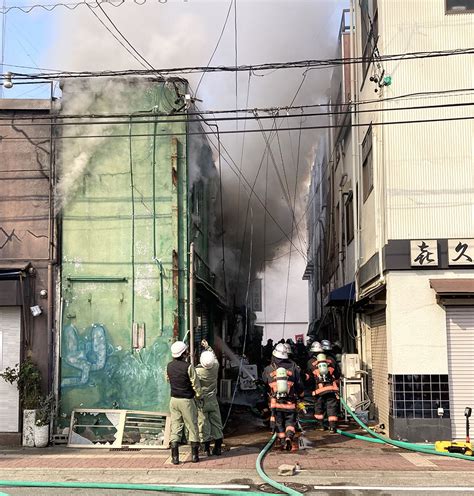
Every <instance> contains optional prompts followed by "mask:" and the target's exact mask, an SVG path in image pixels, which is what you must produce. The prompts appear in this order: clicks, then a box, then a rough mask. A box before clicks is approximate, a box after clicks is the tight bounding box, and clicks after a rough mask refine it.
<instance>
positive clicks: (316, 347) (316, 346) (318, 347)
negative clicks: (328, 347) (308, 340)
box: [309, 341, 323, 353]
mask: <svg viewBox="0 0 474 496" xmlns="http://www.w3.org/2000/svg"><path fill="white" fill-rule="evenodd" d="M309 351H310V352H311V353H321V352H322V351H323V348H322V346H321V343H320V342H319V341H315V342H314V343H313V344H312V345H311V348H310V349H309Z"/></svg>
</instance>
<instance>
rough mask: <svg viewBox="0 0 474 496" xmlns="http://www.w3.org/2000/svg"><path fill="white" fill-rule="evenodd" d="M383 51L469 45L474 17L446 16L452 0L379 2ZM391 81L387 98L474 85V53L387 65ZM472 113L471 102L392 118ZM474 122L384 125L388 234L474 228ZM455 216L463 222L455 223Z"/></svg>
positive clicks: (389, 117) (448, 98)
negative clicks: (447, 5)
mask: <svg viewBox="0 0 474 496" xmlns="http://www.w3.org/2000/svg"><path fill="white" fill-rule="evenodd" d="M378 5H379V24H380V40H379V47H380V50H381V53H383V54H397V53H406V52H416V51H434V50H450V49H461V48H463V47H464V48H469V47H471V46H472V39H473V37H472V36H473V35H472V33H473V28H474V15H472V14H460V15H445V10H444V7H445V1H444V0H432V1H430V2H427V1H425V2H421V1H418V2H413V0H397V1H396V2H394V1H393V0H382V1H379V3H378ZM382 65H383V69H384V70H385V71H386V74H390V75H391V76H392V78H393V82H392V85H391V86H390V87H388V88H384V89H383V95H382V96H383V97H384V98H389V97H399V96H401V95H407V94H413V93H420V92H433V91H446V90H452V89H463V88H472V87H473V82H474V73H473V71H472V61H471V56H469V55H466V56H458V55H456V56H451V57H440V58H427V59H423V60H411V61H408V60H405V61H394V62H391V63H383V64H382ZM464 102H470V103H472V102H474V96H473V95H472V93H471V94H464V95H462V94H461V95H459V94H458V95H457V96H453V95H452V94H449V95H446V94H445V95H439V96H429V97H420V96H419V95H418V96H414V97H411V98H403V99H402V100H395V101H388V102H385V104H384V106H385V108H393V107H404V106H414V105H416V106H426V105H435V104H436V105H438V104H449V103H464ZM467 116H472V107H454V108H443V109H431V110H429V109H422V110H421V109H418V110H411V111H391V112H386V113H384V114H383V115H380V116H379V118H380V119H383V120H385V121H386V122H387V121H406V120H428V119H435V118H451V117H467ZM473 135H474V121H472V120H464V121H451V122H436V123H423V124H420V123H414V124H401V125H389V126H384V128H383V164H384V169H385V179H386V188H387V195H386V208H387V224H388V225H387V237H388V238H389V239H413V238H416V237H428V238H440V237H448V238H449V237H458V236H466V235H468V234H469V233H472V232H473V230H474V215H473V206H472V205H473V203H474V196H473V190H474V174H472V163H473V154H474V150H473V138H472V137H473ZM453 219H456V222H453V221H452V220H453Z"/></svg>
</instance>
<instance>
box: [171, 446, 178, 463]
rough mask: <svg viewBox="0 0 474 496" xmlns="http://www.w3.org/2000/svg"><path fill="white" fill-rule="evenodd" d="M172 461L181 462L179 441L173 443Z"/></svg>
mask: <svg viewBox="0 0 474 496" xmlns="http://www.w3.org/2000/svg"><path fill="white" fill-rule="evenodd" d="M171 463H172V464H173V465H178V464H179V443H171Z"/></svg>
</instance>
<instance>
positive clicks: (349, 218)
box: [344, 191, 354, 245]
mask: <svg viewBox="0 0 474 496" xmlns="http://www.w3.org/2000/svg"><path fill="white" fill-rule="evenodd" d="M344 210H345V221H346V244H347V245H349V244H350V242H351V241H352V240H353V239H354V195H353V194H352V191H349V194H348V196H347V200H346V204H345V205H344Z"/></svg>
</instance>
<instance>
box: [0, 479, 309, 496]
mask: <svg viewBox="0 0 474 496" xmlns="http://www.w3.org/2000/svg"><path fill="white" fill-rule="evenodd" d="M0 486H4V487H5V486H6V487H52V488H81V489H129V490H133V491H158V492H169V493H187V494H225V495H228V496H243V495H245V496H262V495H263V494H264V493H260V492H252V491H237V490H229V489H210V488H208V489H205V488H198V487H195V486H194V487H185V486H179V485H176V486H173V485H169V486H167V485H166V484H157V485H156V484H114V483H102V482H29V481H0ZM267 494H269V493H265V496H266V495H267ZM294 494H295V495H296V494H297V495H299V494H300V493H296V492H295V493H294ZM270 496H278V495H276V494H273V495H270Z"/></svg>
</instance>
